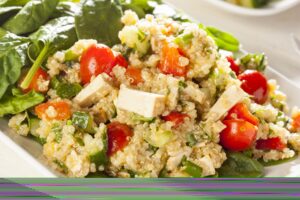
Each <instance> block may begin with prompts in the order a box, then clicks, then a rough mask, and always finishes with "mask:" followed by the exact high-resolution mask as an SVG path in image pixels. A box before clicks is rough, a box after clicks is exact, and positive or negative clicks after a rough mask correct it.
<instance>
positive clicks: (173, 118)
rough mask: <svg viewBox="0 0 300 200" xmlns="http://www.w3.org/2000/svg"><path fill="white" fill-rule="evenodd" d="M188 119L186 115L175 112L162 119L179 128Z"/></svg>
mask: <svg viewBox="0 0 300 200" xmlns="http://www.w3.org/2000/svg"><path fill="white" fill-rule="evenodd" d="M186 117H189V116H188V115H187V114H184V113H180V112H176V111H173V112H171V113H170V114H168V115H167V116H163V117H162V119H163V120H165V121H169V122H173V123H174V124H175V127H178V126H179V125H181V124H182V123H183V122H184V119H185V118H186Z"/></svg>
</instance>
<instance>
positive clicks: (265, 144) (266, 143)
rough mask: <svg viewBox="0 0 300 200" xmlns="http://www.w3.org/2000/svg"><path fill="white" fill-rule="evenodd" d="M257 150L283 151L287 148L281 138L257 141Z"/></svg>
mask: <svg viewBox="0 0 300 200" xmlns="http://www.w3.org/2000/svg"><path fill="white" fill-rule="evenodd" d="M256 148H257V149H261V150H278V151H282V150H283V149H284V148H286V145H285V144H284V143H283V142H282V141H281V139H280V138H279V137H275V138H268V139H266V140H262V139H261V140H258V141H256Z"/></svg>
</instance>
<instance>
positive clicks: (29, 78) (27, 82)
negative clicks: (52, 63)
mask: <svg viewBox="0 0 300 200" xmlns="http://www.w3.org/2000/svg"><path fill="white" fill-rule="evenodd" d="M49 47H50V44H49V43H46V44H45V46H44V48H43V49H42V51H41V53H40V54H39V56H38V57H37V59H36V60H35V62H34V63H33V65H32V67H31V68H30V70H29V71H28V73H27V75H26V77H25V79H24V80H23V82H22V83H21V88H22V89H27V88H28V87H29V85H30V83H31V81H32V79H33V77H34V75H35V73H36V72H37V70H38V69H39V68H40V66H41V64H42V63H43V62H44V61H45V59H46V57H47V54H48V50H49Z"/></svg>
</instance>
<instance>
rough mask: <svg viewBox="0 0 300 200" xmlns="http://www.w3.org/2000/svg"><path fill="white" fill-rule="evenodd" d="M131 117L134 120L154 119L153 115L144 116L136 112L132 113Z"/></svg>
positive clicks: (151, 120) (146, 120)
mask: <svg viewBox="0 0 300 200" xmlns="http://www.w3.org/2000/svg"><path fill="white" fill-rule="evenodd" d="M131 119H132V120H133V121H136V122H149V123H152V122H154V121H155V117H144V116H141V115H138V114H135V113H133V114H132V116H131Z"/></svg>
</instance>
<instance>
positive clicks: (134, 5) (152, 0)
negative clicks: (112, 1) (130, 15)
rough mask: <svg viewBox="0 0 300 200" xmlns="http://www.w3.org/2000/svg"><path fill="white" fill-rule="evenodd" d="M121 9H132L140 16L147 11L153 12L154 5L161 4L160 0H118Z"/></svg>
mask: <svg viewBox="0 0 300 200" xmlns="http://www.w3.org/2000/svg"><path fill="white" fill-rule="evenodd" d="M120 2H121V5H122V9H123V10H133V11H134V12H136V13H137V14H138V16H139V17H140V18H143V17H145V15H146V14H148V13H151V14H152V13H153V11H154V9H155V7H156V6H157V5H158V4H161V1H160V0H130V1H128V0H122V1H120Z"/></svg>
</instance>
